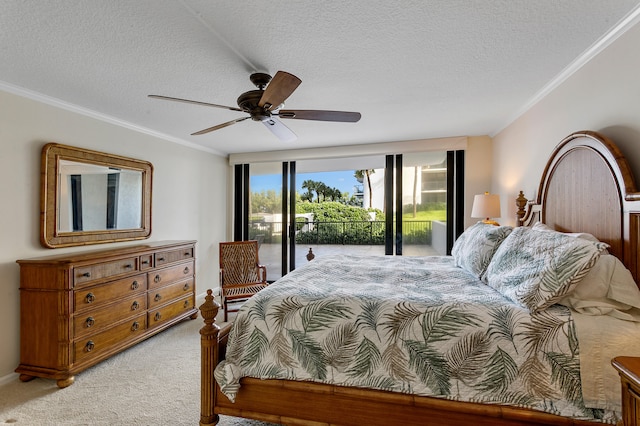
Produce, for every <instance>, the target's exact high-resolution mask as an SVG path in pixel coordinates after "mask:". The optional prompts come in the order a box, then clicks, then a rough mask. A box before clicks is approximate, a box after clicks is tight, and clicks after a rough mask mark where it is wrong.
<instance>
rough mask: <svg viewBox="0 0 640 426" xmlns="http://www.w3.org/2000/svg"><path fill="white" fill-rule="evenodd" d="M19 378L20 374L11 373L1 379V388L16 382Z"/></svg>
mask: <svg viewBox="0 0 640 426" xmlns="http://www.w3.org/2000/svg"><path fill="white" fill-rule="evenodd" d="M18 376H19V374H18V373H9V374H7V375H6V376H4V377H0V386H2V385H5V384H7V383H9V382H13V381H14V380H17V379H18Z"/></svg>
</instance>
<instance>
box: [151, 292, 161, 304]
mask: <svg viewBox="0 0 640 426" xmlns="http://www.w3.org/2000/svg"><path fill="white" fill-rule="evenodd" d="M160 299H162V295H161V294H160V293H157V294H156V297H154V298H153V300H155V301H156V302H159V301H160Z"/></svg>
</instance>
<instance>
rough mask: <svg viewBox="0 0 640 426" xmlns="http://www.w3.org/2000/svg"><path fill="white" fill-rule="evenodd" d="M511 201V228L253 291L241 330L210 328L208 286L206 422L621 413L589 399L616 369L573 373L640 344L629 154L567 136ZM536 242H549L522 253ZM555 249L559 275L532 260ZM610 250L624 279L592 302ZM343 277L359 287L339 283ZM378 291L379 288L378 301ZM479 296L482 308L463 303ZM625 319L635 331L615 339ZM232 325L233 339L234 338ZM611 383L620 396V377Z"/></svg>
mask: <svg viewBox="0 0 640 426" xmlns="http://www.w3.org/2000/svg"><path fill="white" fill-rule="evenodd" d="M516 204H517V227H515V228H511V227H493V226H490V225H484V226H482V225H481V224H477V225H474V226H472V227H471V228H470V229H468V230H466V231H465V233H463V235H462V236H461V237H460V238H459V241H456V245H455V246H454V253H453V256H451V257H432V258H409V257H380V258H378V259H376V260H375V261H374V262H371V261H369V263H367V260H366V259H363V258H360V259H358V258H352V257H348V256H347V257H345V256H343V257H342V258H340V259H331V258H327V259H319V258H318V259H315V260H313V261H312V262H311V263H310V264H308V265H305V266H304V267H302V268H298V269H297V270H296V271H294V272H292V273H290V274H288V275H286V276H285V277H283V278H282V279H280V280H278V281H277V282H276V283H275V284H273V285H271V286H269V287H268V288H267V289H265V290H263V291H262V292H260V293H259V294H258V295H256V296H254V297H253V298H252V299H251V301H250V302H248V303H247V304H246V305H245V306H243V308H242V309H241V312H240V313H239V315H238V317H237V318H236V320H235V321H234V324H235V325H232V324H228V323H227V324H223V325H222V326H218V325H217V324H215V317H216V315H217V313H218V309H219V305H218V304H217V303H216V302H215V301H214V299H213V297H212V292H211V291H210V290H209V291H208V295H207V297H206V299H205V303H204V304H203V305H202V306H201V313H202V316H203V318H204V322H205V325H204V327H203V328H202V329H201V331H200V334H201V348H202V372H201V380H202V383H201V386H202V388H201V420H200V424H201V425H209V424H217V422H218V419H219V417H218V416H219V415H220V414H225V415H230V416H237V417H246V418H251V419H257V420H263V421H267V422H272V423H280V424H292V425H296V424H304V425H334V424H335V425H338V424H340V425H364V424H367V425H388V424H428V425H442V426H444V425H448V426H451V425H468V424H476V425H480V426H481V425H594V424H603V423H610V424H613V423H615V422H616V421H617V420H618V419H619V415H620V414H619V411H620V410H619V403H615V402H614V403H612V402H611V400H609V399H607V400H606V401H595V402H594V401H593V400H594V399H596V400H597V399H598V398H599V397H600V393H602V391H601V390H600V387H599V386H600V385H602V383H601V382H604V381H607V380H609V381H611V375H609V376H608V378H607V377H604V378H603V377H600V376H601V375H600V374H597V376H598V379H597V380H592V379H591V378H589V380H588V381H585V382H580V380H579V376H580V374H581V371H582V374H583V375H584V371H592V370H593V371H598V372H599V371H600V370H605V369H606V367H603V366H602V365H603V363H608V362H609V361H610V358H608V357H609V355H610V354H609V353H608V352H606V351H605V349H607V348H603V346H604V347H608V350H612V349H613V350H614V351H617V349H616V348H622V349H620V350H621V351H625V350H626V351H635V350H636V349H635V346H634V345H633V344H631V343H632V342H631V341H633V342H635V341H640V339H638V338H637V337H638V336H640V333H638V329H637V328H636V327H638V324H640V323H638V322H634V321H637V317H638V316H637V315H636V317H635V318H636V319H635V320H634V319H633V318H627V317H628V316H631V317H633V313H635V314H637V312H636V309H640V304H634V303H632V304H631V305H626V304H625V303H622V302H620V300H617V299H623V300H627V299H628V298H629V297H631V296H632V297H637V296H638V295H639V294H640V292H639V291H638V288H637V285H636V282H637V279H638V272H639V271H638V268H639V264H638V259H637V257H638V241H639V238H638V237H639V234H640V226H639V225H640V195H639V194H638V193H637V192H636V188H635V184H634V182H633V178H632V175H631V173H630V170H629V167H628V165H627V163H626V160H625V159H624V158H623V156H622V155H621V153H620V151H619V150H618V149H617V147H616V146H615V145H614V144H613V143H612V142H611V141H610V140H608V139H607V138H606V137H604V136H602V135H600V134H597V133H594V132H590V131H581V132H576V133H573V134H571V135H569V136H568V137H567V138H565V139H564V140H563V141H561V143H560V144H559V145H558V146H557V147H556V149H555V150H554V152H553V153H552V155H551V157H550V159H549V161H548V163H547V165H546V167H545V170H544V172H543V176H542V179H541V182H540V186H539V188H538V191H537V197H536V199H535V200H534V201H528V200H527V199H526V198H525V197H524V194H522V193H520V195H519V197H518V199H517V200H516ZM576 233H579V234H576ZM539 241H542V242H539ZM549 241H553V246H552V247H551V246H550V244H551V243H550V242H549ZM538 245H540V247H547V248H546V249H545V250H547V251H546V252H545V250H538V249H527V248H531V247H538ZM549 247H551V248H549ZM559 247H561V248H559ZM549 250H552V251H549ZM514 253H518V254H517V255H514ZM538 253H546V254H544V255H543V257H542V260H541V258H537V257H536V256H538ZM549 253H553V257H554V259H558V260H557V263H560V262H564V263H563V265H564V266H562V268H561V273H557V270H554V271H555V272H556V275H555V276H554V278H553V280H551V281H552V283H550V282H551V281H550V280H546V281H549V282H546V281H545V280H539V279H534V278H535V277H537V276H539V275H540V274H541V272H540V270H539V269H535V268H532V270H530V271H529V270H528V268H529V267H530V265H537V266H536V267H539V268H542V269H544V268H545V266H544V265H545V264H548V260H544V259H548V258H549ZM545 256H546V257H545ZM605 258H606V259H608V260H607V262H609V261H610V262H609V264H611V265H618V264H620V265H623V266H622V267H617V269H615V266H612V268H614V270H616V271H619V273H620V274H622V275H624V274H627V275H624V276H625V277H626V281H627V283H626V285H627V288H626V289H625V290H624V291H623V293H624V292H626V293H624V294H621V295H620V297H613V298H614V299H616V300H614V301H611V304H605V303H600V302H598V303H597V304H595V305H589V304H585V303H584V298H582V297H580V298H579V297H578V296H577V295H576V294H577V293H578V289H581V288H582V287H581V286H580V283H582V282H583V281H587V280H588V279H587V277H588V276H591V275H593V273H592V271H595V270H596V269H598V268H604V266H601V265H603V264H604V262H603V259H605ZM523 259H526V261H525V260H523ZM616 262H617V263H616ZM557 263H556V264H554V265H555V267H556V269H558V265H557ZM357 265H360V267H358V266H357ZM625 267H626V268H625ZM358 268H359V269H358ZM363 268H364V269H363ZM327 271H331V273H332V274H333V276H332V278H331V277H330V278H329V279H330V280H333V281H332V282H329V283H327V279H326V277H324V276H326V275H327ZM427 275H429V276H431V277H429V279H431V281H428V284H424V283H425V282H426V281H425V280H426V279H427V278H426V276H427ZM320 276H323V277H320ZM383 276H391V277H392V280H393V282H394V285H395V287H393V288H392V289H390V288H389V287H388V286H385V285H383V283H382V281H384V280H382V279H381V278H380V277H383ZM343 277H351V278H353V277H356V278H357V279H356V281H358V283H357V284H352V285H350V286H339V285H336V282H335V281H336V280H339V279H341V278H343ZM433 277H435V279H433ZM523 277H524V278H523ZM545 277H549V275H545ZM514 280H516V281H517V283H516V285H514V282H516V281H514ZM387 281H388V280H387ZM623 281H624V280H623ZM629 281H630V282H631V284H630V286H631V287H632V289H630V288H629V284H628V283H629ZM541 282H546V284H544V285H543V284H540V283H541ZM303 283H304V284H303ZM522 283H526V285H524V284H522ZM456 286H457V287H458V288H459V290H458V291H457V293H456V292H453V293H450V292H448V290H449V289H450V288H455V287H456ZM287 290H293V291H294V293H293V295H292V294H291V293H287ZM375 292H379V293H380V294H382V297H381V298H378V299H373V298H372V297H370V296H371V295H372V294H374V293H375ZM633 292H635V293H633ZM335 293H337V297H336V298H333V299H330V298H329V296H330V295H334V296H335V295H336V294H335ZM632 293H633V294H632ZM303 295H306V296H308V297H309V299H300V298H299V297H302V296H303ZM629 295H631V296H629ZM423 299H427V301H424V300H423ZM478 302H479V305H478V306H480V309H481V310H480V311H467V310H465V308H466V307H467V306H471V305H473V304H478ZM608 302H609V300H607V303H608ZM422 303H428V305H426V306H424V305H422ZM559 303H562V304H559ZM630 303H631V302H630ZM481 305H483V306H484V307H482V306H481ZM636 305H638V306H636ZM269 306H270V307H271V309H272V310H271V311H269V310H267V308H268V307H269ZM569 307H571V308H573V309H570V308H569ZM476 308H478V307H477V306H476ZM594 310H596V311H599V312H600V313H601V314H603V315H593V314H594V312H593V311H594ZM243 312H244V314H245V315H242V314H243ZM579 312H580V313H579ZM427 313H428V314H429V315H427ZM585 313H586V314H588V315H583V314H585ZM596 313H597V312H596ZM294 317H295V318H297V319H294ZM577 318H582V319H580V320H578V319H577ZM293 323H298V324H300V325H301V326H302V327H303V329H302V330H295V329H294V326H293V325H292V324H293ZM333 323H335V327H329V325H330V324H333ZM533 323H535V324H538V325H539V324H543V327H542V328H541V329H540V328H534V326H533V325H532V324H533ZM587 323H589V324H587ZM577 324H580V327H578V326H577ZM585 324H586V325H585ZM594 324H595V328H594V329H593V331H591V330H590V331H589V332H588V333H586V332H584V330H588V329H587V328H581V327H583V326H584V327H586V326H587V325H589V326H591V327H594ZM600 324H602V325H600ZM605 324H606V326H605ZM483 325H485V326H487V325H488V328H487V327H486V328H485V329H484V331H482V330H483V329H481V328H480V327H482V326H483ZM622 325H624V327H628V329H627V328H625V330H627V337H626V339H627V340H624V339H616V338H615V337H610V336H613V335H612V333H613V331H612V330H616V329H618V328H620V329H622V328H623V327H622ZM243 330H247V331H248V334H246V335H245V334H243V333H242V331H243ZM580 330H583V331H580ZM269 333H272V334H269ZM314 333H318V334H314ZM380 334H385V335H388V336H390V337H391V338H392V339H393V341H392V342H391V343H389V342H387V343H384V342H382V340H381V339H380ZM579 334H582V336H580V338H581V339H582V337H583V336H584V337H585V339H584V343H583V340H580V339H578V335H579ZM230 335H231V340H232V341H234V340H235V341H236V342H240V344H239V345H238V344H237V345H235V346H229V347H227V343H228V341H229V338H230ZM243 336H244V337H243ZM318 336H321V337H318ZM451 336H456V339H454V340H447V338H448V337H451ZM603 336H604V338H605V339H607V341H606V343H607V344H606V345H601V343H602V342H601V340H602V339H603ZM629 336H631V337H629ZM285 340H287V341H288V343H289V344H290V345H291V344H292V345H293V346H289V348H287V345H284V343H283V342H284V341H285ZM293 340H295V342H293ZM516 341H518V342H517V343H518V344H516ZM578 342H580V343H579V344H578ZM436 343H438V344H442V345H444V346H441V347H437V346H433V345H435V344H436ZM587 345H592V346H587ZM265 348H266V349H267V352H268V353H269V355H266V353H267V352H261V350H260V349H262V350H264V349H265ZM541 348H542V349H541ZM583 352H586V353H589V354H590V355H591V354H592V353H593V354H595V353H597V354H598V356H593V357H592V356H589V357H585V356H582V357H580V356H579V354H580V353H583ZM540 353H544V356H543V355H540ZM624 354H625V355H634V354H636V355H638V354H640V349H639V352H632V353H624ZM365 355H366V356H365ZM613 355H623V353H617V352H614V353H613ZM587 358H588V359H587ZM591 358H594V359H593V360H591ZM262 361H264V363H262V364H261V363H260V362H262ZM587 362H590V363H591V364H583V363H587ZM214 370H215V371H214ZM382 370H388V371H391V372H392V373H391V374H390V376H389V377H384V376H382V375H381V374H380V372H381V371H382ZM525 373H526V374H525ZM214 374H215V377H216V379H215V380H214ZM594 376H595V375H594ZM259 377H260V378H259ZM614 380H615V377H614ZM592 381H593V382H594V383H591V382H592ZM587 382H589V383H587ZM527 392H529V394H528V393H527ZM531 392H533V396H531V394H530V393H531ZM589 392H590V394H589V395H587V393H589ZM607 392H609V393H611V392H613V393H614V394H616V393H619V384H618V386H617V387H616V386H615V385H614V386H613V391H611V386H609V389H608V391H607ZM429 395H431V396H429ZM500 395H503V396H500ZM504 398H506V399H504ZM611 399H612V400H614V401H615V395H612V396H611ZM587 401H588V404H587ZM598 404H602V405H598ZM593 407H595V408H593Z"/></svg>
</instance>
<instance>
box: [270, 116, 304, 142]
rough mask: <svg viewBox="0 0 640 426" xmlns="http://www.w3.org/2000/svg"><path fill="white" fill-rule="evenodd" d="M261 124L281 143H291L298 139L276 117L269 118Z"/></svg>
mask: <svg viewBox="0 0 640 426" xmlns="http://www.w3.org/2000/svg"><path fill="white" fill-rule="evenodd" d="M262 124H264V125H265V126H266V128H267V129H269V130H271V132H272V133H273V134H274V135H276V137H277V138H278V139H280V140H281V141H283V142H293V141H295V140H296V139H298V137H297V136H296V134H295V133H293V131H292V130H291V129H290V128H288V127H287V126H285V125H284V124H283V123H282V121H280V120H278V119H277V118H276V117H269V118H267V119H266V120H264V121H263V122H262Z"/></svg>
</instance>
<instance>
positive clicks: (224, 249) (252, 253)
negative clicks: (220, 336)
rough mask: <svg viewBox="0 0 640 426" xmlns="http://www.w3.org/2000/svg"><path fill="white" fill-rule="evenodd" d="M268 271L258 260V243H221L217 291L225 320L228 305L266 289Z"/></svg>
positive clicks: (235, 310) (234, 310)
mask: <svg viewBox="0 0 640 426" xmlns="http://www.w3.org/2000/svg"><path fill="white" fill-rule="evenodd" d="M267 285H268V284H267V268H266V267H265V266H264V265H260V262H259V260H258V242H257V241H234V242H223V243H220V288H221V294H222V306H223V309H224V320H225V322H226V321H227V319H228V313H229V312H237V311H238V309H231V310H230V308H229V303H235V302H244V301H246V300H247V299H249V298H250V297H251V296H253V295H254V294H256V293H257V292H258V291H260V290H262V289H263V288H265V287H266V286H267Z"/></svg>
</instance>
